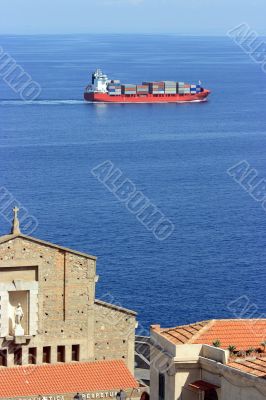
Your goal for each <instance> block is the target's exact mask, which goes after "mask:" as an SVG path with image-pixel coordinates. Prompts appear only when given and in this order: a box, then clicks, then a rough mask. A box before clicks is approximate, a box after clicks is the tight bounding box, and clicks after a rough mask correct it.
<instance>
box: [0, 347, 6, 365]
mask: <svg viewBox="0 0 266 400" xmlns="http://www.w3.org/2000/svg"><path fill="white" fill-rule="evenodd" d="M0 366H1V367H7V350H1V351H0Z"/></svg>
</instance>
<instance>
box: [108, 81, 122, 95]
mask: <svg viewBox="0 0 266 400" xmlns="http://www.w3.org/2000/svg"><path fill="white" fill-rule="evenodd" d="M107 90H108V93H109V94H110V96H119V95H121V85H120V83H119V81H118V82H114V81H112V82H111V83H109V84H108V86H107Z"/></svg>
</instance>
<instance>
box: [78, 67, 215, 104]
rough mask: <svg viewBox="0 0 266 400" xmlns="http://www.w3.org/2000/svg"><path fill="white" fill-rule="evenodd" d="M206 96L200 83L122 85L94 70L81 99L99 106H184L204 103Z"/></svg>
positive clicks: (205, 90)
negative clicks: (121, 104)
mask: <svg viewBox="0 0 266 400" xmlns="http://www.w3.org/2000/svg"><path fill="white" fill-rule="evenodd" d="M209 94H210V91H209V90H207V89H204V88H203V87H202V85H201V82H199V83H198V84H195V85H191V84H188V83H185V82H175V81H160V82H142V84H140V85H133V84H122V83H121V82H120V81H119V80H110V79H108V76H107V75H105V74H104V73H103V72H102V71H101V70H100V69H97V70H96V71H95V72H94V73H93V74H92V81H91V84H90V85H88V86H87V87H86V89H85V92H84V99H85V100H86V101H90V102H101V103H184V102H201V101H205V100H206V99H207V97H208V95H209Z"/></svg>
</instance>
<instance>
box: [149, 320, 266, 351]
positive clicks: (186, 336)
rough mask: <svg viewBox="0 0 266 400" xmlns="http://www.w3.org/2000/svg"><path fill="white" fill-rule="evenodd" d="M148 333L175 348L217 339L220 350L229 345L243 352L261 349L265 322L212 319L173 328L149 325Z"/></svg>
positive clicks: (264, 333) (265, 335)
mask: <svg viewBox="0 0 266 400" xmlns="http://www.w3.org/2000/svg"><path fill="white" fill-rule="evenodd" d="M152 330H153V331H154V332H156V333H158V334H159V335H161V336H162V337H164V338H165V339H167V340H169V341H170V342H171V343H174V344H176V345H180V344H189V343H191V344H208V345H212V344H213V342H215V341H217V340H219V342H220V346H219V347H221V348H222V349H227V348H228V346H229V345H233V346H235V347H236V350H238V351H240V350H244V351H246V350H248V349H250V348H254V349H258V348H261V349H263V346H262V345H261V343H262V342H263V341H265V340H266V319H220V320H217V319H212V320H208V321H201V322H196V323H195V324H189V325H182V326H177V327H174V328H161V327H160V326H159V325H153V326H152Z"/></svg>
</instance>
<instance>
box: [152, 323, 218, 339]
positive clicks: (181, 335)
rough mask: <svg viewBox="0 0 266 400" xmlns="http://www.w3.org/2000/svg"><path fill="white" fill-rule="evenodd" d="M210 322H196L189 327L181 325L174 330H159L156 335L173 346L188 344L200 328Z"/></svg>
mask: <svg viewBox="0 0 266 400" xmlns="http://www.w3.org/2000/svg"><path fill="white" fill-rule="evenodd" d="M209 322H210V321H203V322H197V323H195V324H191V325H182V326H177V327H175V328H167V329H160V331H159V332H158V333H160V334H161V336H163V337H165V338H166V339H168V340H169V341H170V342H172V343H174V344H185V343H189V342H190V341H191V340H192V339H193V337H194V336H195V335H197V334H198V333H199V332H200V331H201V329H202V328H204V327H205V326H206V325H207V324H209Z"/></svg>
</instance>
